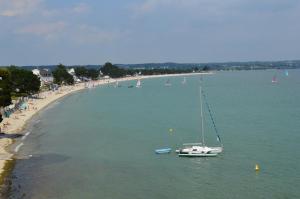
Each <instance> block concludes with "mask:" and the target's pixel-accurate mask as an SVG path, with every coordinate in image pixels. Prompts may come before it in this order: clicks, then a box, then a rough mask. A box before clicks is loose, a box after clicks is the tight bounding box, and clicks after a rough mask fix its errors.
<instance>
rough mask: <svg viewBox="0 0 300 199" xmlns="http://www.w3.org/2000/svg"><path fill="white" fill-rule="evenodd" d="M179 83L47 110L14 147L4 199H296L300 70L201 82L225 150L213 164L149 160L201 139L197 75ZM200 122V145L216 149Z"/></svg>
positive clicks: (80, 99) (94, 96)
mask: <svg viewBox="0 0 300 199" xmlns="http://www.w3.org/2000/svg"><path fill="white" fill-rule="evenodd" d="M274 73H277V78H278V81H279V82H278V83H277V84H272V83H271V79H272V76H273V75H274ZM182 79H183V78H182V77H173V78H170V81H171V83H172V86H171V87H165V86H164V83H165V81H166V80H167V79H166V78H159V79H148V80H143V82H142V83H143V87H142V88H141V89H137V88H132V89H129V88H127V86H128V85H129V84H134V83H135V82H123V83H121V85H122V87H120V88H114V87H113V86H103V87H100V88H96V89H92V90H85V91H82V92H78V93H76V94H73V95H70V96H67V97H65V98H64V99H62V100H60V101H59V102H56V103H54V104H52V105H51V106H50V107H48V108H47V109H46V110H45V111H43V112H42V113H40V114H39V115H38V116H36V117H35V119H34V120H33V121H32V123H31V125H29V127H28V129H27V130H26V131H28V132H31V134H30V135H29V136H28V137H27V139H25V140H19V142H21V141H22V142H24V146H23V147H22V148H21V150H20V151H19V154H18V158H19V160H18V161H17V163H16V167H15V170H14V171H13V174H12V189H11V193H10V196H9V198H33V199H43V198H45V199H50V198H51V199H54V198H55V199H82V198H85V199H92V198H105V199H106V198H107V199H132V198H135V199H139V198H140V199H154V198H155V199H182V198H189V199H196V198H197V199H199V198H205V199H210V198H213V199H218V198H231V199H232V198H239V199H240V198H246V199H247V198H249V199H250V198H300V190H299V186H300V174H299V169H300V166H299V165H300V152H299V150H298V149H299V141H300V71H299V70H290V71H289V76H285V75H284V72H283V71H248V72H245V71H243V72H218V73H216V74H215V75H206V76H204V86H203V87H204V90H205V92H206V94H207V99H208V102H209V104H210V106H211V108H212V111H213V113H214V116H215V119H216V123H217V126H218V130H219V131H220V134H221V138H222V140H223V143H224V146H225V151H224V153H223V154H221V155H220V156H218V157H214V158H179V157H178V156H177V155H176V154H175V153H171V154H167V155H156V154H154V150H155V149H157V148H161V147H166V146H168V147H172V148H173V149H176V148H177V147H179V146H180V145H181V144H182V143H185V142H197V141H199V140H200V104H199V77H196V76H195V77H187V84H186V85H182V84H181V81H182ZM205 116H206V118H205V119H206V120H205V131H206V136H205V138H206V142H207V144H208V145H217V142H216V136H215V134H214V132H213V129H212V124H211V122H210V121H209V117H208V115H207V111H206V112H205ZM170 128H172V129H174V131H173V133H170V132H169V129H170ZM256 163H258V164H259V165H260V167H261V170H260V172H258V173H256V172H255V171H254V165H255V164H256Z"/></svg>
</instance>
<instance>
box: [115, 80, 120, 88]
mask: <svg viewBox="0 0 300 199" xmlns="http://www.w3.org/2000/svg"><path fill="white" fill-rule="evenodd" d="M114 87H115V88H117V87H119V82H118V80H117V81H116V83H115V86H114Z"/></svg>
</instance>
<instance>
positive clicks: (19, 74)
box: [8, 66, 41, 95]
mask: <svg viewBox="0 0 300 199" xmlns="http://www.w3.org/2000/svg"><path fill="white" fill-rule="evenodd" d="M8 70H9V72H10V80H11V89H12V91H13V92H16V95H32V94H35V93H37V92H38V91H39V90H40V85H41V81H40V79H39V78H38V77H37V76H36V75H34V74H33V73H32V72H31V71H28V70H25V69H21V68H18V67H16V66H11V67H9V68H8Z"/></svg>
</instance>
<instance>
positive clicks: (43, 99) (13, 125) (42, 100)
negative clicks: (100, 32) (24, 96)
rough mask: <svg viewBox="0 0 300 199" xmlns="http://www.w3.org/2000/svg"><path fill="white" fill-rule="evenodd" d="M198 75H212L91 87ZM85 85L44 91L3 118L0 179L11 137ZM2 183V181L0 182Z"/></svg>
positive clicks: (105, 82)
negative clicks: (52, 105) (20, 108)
mask: <svg viewBox="0 0 300 199" xmlns="http://www.w3.org/2000/svg"><path fill="white" fill-rule="evenodd" d="M199 74H212V73H189V74H170V75H152V76H136V77H125V78H119V79H105V80H98V81H93V83H92V85H93V86H100V85H103V84H109V83H114V82H116V81H130V80H137V79H146V78H158V77H171V76H172V77H173V76H190V75H199ZM85 88H86V87H85V83H79V84H76V85H74V86H63V87H60V88H59V90H58V91H46V92H41V93H40V94H39V98H38V99H29V101H28V108H27V109H26V110H23V111H20V112H19V111H17V112H16V113H13V114H12V115H11V116H10V117H9V118H4V120H3V121H2V123H1V125H0V127H1V129H2V133H4V134H2V135H1V139H0V179H2V178H3V177H5V176H4V175H5V174H4V173H5V169H6V164H8V162H9V160H12V159H13V157H14V154H13V153H11V152H9V151H8V150H7V148H8V146H9V145H11V144H12V143H13V139H12V138H9V137H12V136H11V135H14V134H18V133H20V132H21V131H22V129H24V128H25V127H26V123H27V122H28V121H29V120H30V119H31V118H32V117H33V116H34V115H35V114H36V113H37V112H39V111H40V110H42V109H44V108H45V107H46V106H48V105H49V104H51V103H52V102H54V101H56V100H58V99H60V98H62V97H64V96H66V95H68V94H71V93H74V92H76V91H79V90H82V89H85ZM1 181H2V180H1Z"/></svg>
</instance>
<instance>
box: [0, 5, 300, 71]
mask: <svg viewBox="0 0 300 199" xmlns="http://www.w3.org/2000/svg"><path fill="white" fill-rule="evenodd" d="M299 20H300V1H299V0H68V1H62V0H0V65H3V66H4V65H11V64H13V65H48V64H58V63H63V64H66V65H73V64H80V65H86V64H103V63H105V62H107V61H110V62H112V63H124V64H125V63H127V64H130V63H131V64H134V63H149V62H151V63H158V62H179V63H204V62H225V61H257V60H260V61H275V60H294V59H300V21H299Z"/></svg>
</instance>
